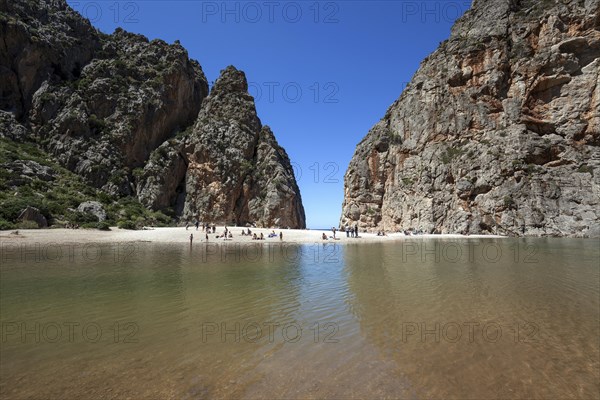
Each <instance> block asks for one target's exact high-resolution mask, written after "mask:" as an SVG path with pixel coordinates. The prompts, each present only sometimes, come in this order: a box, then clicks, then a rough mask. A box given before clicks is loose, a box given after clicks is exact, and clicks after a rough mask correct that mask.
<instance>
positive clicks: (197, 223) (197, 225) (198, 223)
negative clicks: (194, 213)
mask: <svg viewBox="0 0 600 400" xmlns="http://www.w3.org/2000/svg"><path fill="white" fill-rule="evenodd" d="M199 226H200V221H198V220H196V230H198V227H199Z"/></svg>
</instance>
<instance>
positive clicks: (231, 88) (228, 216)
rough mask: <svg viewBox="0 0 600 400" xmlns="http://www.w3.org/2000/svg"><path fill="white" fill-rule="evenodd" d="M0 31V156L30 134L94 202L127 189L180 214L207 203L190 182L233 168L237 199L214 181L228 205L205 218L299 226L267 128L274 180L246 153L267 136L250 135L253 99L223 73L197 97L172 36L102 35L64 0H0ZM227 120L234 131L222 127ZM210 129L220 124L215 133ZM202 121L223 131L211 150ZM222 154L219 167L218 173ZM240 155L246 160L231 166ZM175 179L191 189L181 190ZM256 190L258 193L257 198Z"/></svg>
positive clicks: (193, 69) (293, 188)
mask: <svg viewBox="0 0 600 400" xmlns="http://www.w3.org/2000/svg"><path fill="white" fill-rule="evenodd" d="M0 33H1V38H2V40H1V41H0V72H1V79H0V90H1V95H0V113H2V115H1V118H0V127H1V128H2V130H1V131H0V138H2V140H5V141H9V142H10V143H9V142H7V143H6V146H5V147H6V148H7V149H10V151H11V155H10V157H0V162H1V161H2V160H3V159H4V158H6V159H7V160H10V161H11V162H17V163H19V160H18V159H15V158H18V157H19V151H18V149H16V148H14V146H13V144H14V143H24V142H29V143H31V144H34V145H35V146H37V147H38V148H39V149H40V150H42V151H43V152H45V153H47V155H48V157H49V158H51V161H52V163H54V162H55V163H57V164H58V165H60V166H62V167H64V168H66V169H67V170H69V171H71V172H72V173H75V174H76V175H77V176H79V177H81V178H83V181H84V182H85V184H87V185H88V186H90V187H91V188H95V189H99V190H100V192H99V193H101V197H102V198H103V199H105V202H110V201H117V200H118V199H122V198H134V199H138V200H139V201H140V202H141V203H142V204H144V205H145V206H146V207H148V208H150V209H153V210H169V212H170V213H171V214H172V215H180V214H181V212H183V205H184V204H185V205H186V210H188V209H189V210H194V211H193V213H191V212H187V213H186V217H187V216H191V215H192V214H193V216H197V215H203V216H205V217H206V218H208V217H209V214H207V213H203V212H200V211H201V210H202V207H204V206H208V205H209V204H210V206H211V207H212V202H209V203H203V200H202V199H201V197H199V196H198V195H197V194H196V191H198V192H201V191H202V187H196V188H194V185H193V183H191V180H192V179H196V180H199V181H203V182H207V184H208V183H209V182H212V181H211V179H213V178H214V179H216V180H217V181H219V182H221V181H223V182H225V181H226V180H227V179H233V178H234V176H236V177H238V178H239V179H241V180H242V182H241V183H242V184H243V185H245V186H244V187H245V190H244V195H243V196H242V195H241V194H240V193H241V192H240V188H241V186H240V187H238V186H236V185H235V184H232V185H229V184H225V185H224V186H223V187H222V188H221V189H222V190H221V191H218V190H217V191H218V194H216V196H217V197H216V198H218V201H217V202H218V203H219V204H224V203H228V204H234V205H235V206H232V207H233V208H235V210H236V211H235V212H234V211H232V210H233V208H232V209H227V207H225V206H224V205H223V207H225V208H224V209H223V210H225V209H227V211H223V212H222V213H213V214H210V216H214V218H219V221H221V219H222V221H240V222H241V221H242V220H243V221H244V222H259V223H264V224H267V225H280V226H283V225H286V226H287V225H289V226H292V227H304V214H303V209H302V204H301V199H300V194H299V190H298V187H297V185H296V182H295V179H294V176H293V173H291V168H290V166H289V160H288V159H287V155H285V152H284V151H283V150H282V149H281V148H279V147H278V146H277V143H276V142H275V140H274V138H272V136H271V138H272V140H270V139H268V140H267V139H265V140H267V142H268V143H269V145H271V146H272V147H273V149H275V150H274V151H276V152H278V154H281V157H279V158H272V157H271V156H270V153H268V152H267V153H265V155H264V156H265V157H267V156H268V157H271V158H270V159H273V160H275V161H273V165H272V168H273V171H272V172H273V173H274V172H276V171H278V174H279V175H277V176H280V177H281V179H282V182H283V184H282V185H273V184H272V183H271V181H272V178H273V176H271V175H263V176H258V175H257V174H256V173H254V172H253V171H255V170H258V168H257V166H258V164H260V162H261V160H260V157H262V156H261V155H259V154H258V153H257V148H258V147H260V146H259V137H260V138H262V137H263V136H265V137H266V136H268V135H267V134H265V135H261V134H260V132H261V129H262V126H261V124H260V121H259V119H258V117H257V116H256V111H255V109H254V104H253V100H252V98H251V97H250V96H249V95H248V94H247V93H246V92H245V91H246V89H244V90H243V91H244V93H242V92H240V89H243V88H242V87H238V86H236V85H238V84H239V85H242V82H241V81H239V82H238V81H236V80H235V79H234V80H233V81H231V80H228V78H227V76H229V75H226V76H224V77H222V78H220V79H219V81H220V84H219V85H217V86H215V89H213V93H212V94H211V96H210V97H208V98H207V96H208V84H207V80H206V78H205V76H204V73H203V72H202V69H201V67H200V65H199V64H198V62H196V61H194V60H191V59H190V58H189V57H188V53H187V51H186V50H185V49H184V48H183V47H182V46H181V45H180V44H179V43H178V42H176V43H175V44H172V45H170V44H167V43H165V42H163V41H161V40H152V41H149V40H148V39H147V38H146V37H144V36H141V35H136V34H132V33H128V32H125V31H123V30H122V29H117V30H116V31H115V32H114V33H113V34H111V35H106V34H103V33H101V32H99V31H97V30H96V29H95V28H93V27H92V26H91V25H90V23H89V21H87V20H85V19H83V18H82V17H81V16H80V15H79V14H78V13H76V12H75V11H73V10H72V9H71V8H70V7H69V6H68V5H67V4H66V2H65V1H64V0H52V1H50V0H17V1H7V0H0ZM230 70H231V71H234V69H227V70H226V71H230ZM236 73H237V74H241V76H243V73H239V72H236ZM243 85H245V78H244V79H243ZM243 85H242V86H243ZM205 99H206V101H207V104H206V106H204V102H205ZM222 99H233V100H232V101H228V100H226V101H224V102H222V101H221V100H222ZM236 99H238V100H239V101H238V100H236ZM222 103H223V104H222ZM201 110H202V111H201ZM240 116H242V117H240ZM246 116H247V118H248V121H245V120H244V118H246ZM250 120H252V121H250ZM246 122H248V123H249V125H248V126H247V127H246V126H242V125H243V124H244V123H246ZM238 123H239V124H242V125H240V126H242V128H241V129H233V128H234V127H235V126H236V124H238ZM205 124H206V126H204V125H205ZM221 127H230V128H231V129H229V128H228V129H226V130H224V131H218V129H221ZM213 129H215V130H217V131H218V132H219V133H218V135H221V136H222V137H221V136H219V137H220V138H221V140H222V141H221V142H218V143H217V142H215V144H217V145H218V146H216V147H215V145H213V144H210V143H209V142H210V141H211V140H212V137H213V136H215V135H217V132H216V131H215V132H213ZM261 140H262V139H261ZM223 143H227V145H226V146H225V147H223V146H222V144H223ZM195 148H197V149H198V150H194V149H195ZM187 149H190V150H189V152H190V153H189V154H188V153H187ZM201 149H204V150H201ZM201 151H207V152H209V153H210V158H209V159H207V160H206V161H205V167H206V168H207V169H206V172H207V173H209V172H208V171H220V172H219V173H221V172H222V173H223V174H222V175H218V176H216V175H214V174H213V175H211V176H209V177H208V176H203V175H202V173H198V170H197V169H196V168H195V165H196V164H195V162H196V161H197V159H198V154H199V152H201ZM26 153H27V152H26ZM229 153H231V154H234V157H229ZM7 154H8V153H7ZM27 154H32V153H30V152H29V153H27ZM188 156H190V157H191V159H188ZM238 156H239V157H238ZM244 157H246V158H244ZM190 160H191V161H190ZM280 162H281V165H279V164H278V163H280ZM222 163H230V164H228V167H227V169H225V170H223V169H221V164H222ZM246 163H250V164H251V166H252V168H250V169H247V170H243V171H244V172H242V170H240V171H237V172H236V168H243V167H246ZM49 165H50V164H49ZM52 165H54V164H52ZM188 168H191V169H192V170H191V171H190V173H188ZM16 170H17V169H15V171H16ZM249 172H253V173H252V174H250V175H251V176H250V175H248V173H249ZM211 173H212V172H211ZM234 173H235V174H234ZM15 174H16V173H15ZM13 175H14V174H13ZM186 177H187V178H186ZM0 178H2V179H3V180H2V181H0V187H1V188H2V191H11V192H14V191H16V193H19V190H20V189H23V188H20V187H19V185H15V184H14V182H18V181H19V180H18V179H16V180H15V179H13V178H15V177H14V176H12V175H11V176H7V177H6V180H4V179H5V177H4V175H3V176H0ZM185 179H187V180H188V181H190V182H188V185H186V181H185ZM186 186H187V187H188V188H190V189H191V190H190V193H191V194H192V197H189V198H186V193H187V192H186V190H185V189H186ZM213 186H214V185H213ZM211 187H212V186H211ZM34 189H35V190H36V191H39V190H41V189H40V188H34ZM44 190H45V189H44ZM44 190H41V195H42V197H43V195H44V194H43V192H44ZM265 191H266V192H267V195H268V196H267V195H265V196H263V197H261V198H260V199H259V198H257V196H261V195H263V194H264V193H263V192H265ZM91 192H93V190H92V191H91ZM215 193H216V192H215ZM0 194H1V193H0ZM0 197H1V196H0ZM108 199H110V200H108ZM0 200H2V199H0ZM6 201H8V200H6ZM250 202H252V206H251V205H250V204H249V203H250ZM287 206H290V207H291V208H287ZM38 208H42V207H41V206H40V207H38ZM242 210H245V211H242ZM0 217H1V216H0ZM215 222H216V220H215Z"/></svg>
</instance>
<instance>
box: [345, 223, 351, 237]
mask: <svg viewBox="0 0 600 400" xmlns="http://www.w3.org/2000/svg"><path fill="white" fill-rule="evenodd" d="M344 230H345V231H346V237H350V231H348V225H344Z"/></svg>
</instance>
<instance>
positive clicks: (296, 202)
mask: <svg viewBox="0 0 600 400" xmlns="http://www.w3.org/2000/svg"><path fill="white" fill-rule="evenodd" d="M185 151H186V154H187V159H188V160H189V164H188V169H187V174H186V184H185V187H186V193H187V196H186V201H185V207H184V212H183V216H184V218H188V219H191V218H199V219H200V220H202V221H211V222H223V223H228V224H238V225H245V224H248V223H249V224H256V225H257V226H279V227H288V226H289V227H291V228H304V227H305V225H306V224H305V217H304V209H303V207H302V200H301V197H300V191H299V189H298V186H297V184H296V180H295V178H294V173H293V170H292V167H291V164H290V161H289V158H288V156H287V154H286V152H285V150H283V148H281V147H280V146H279V145H278V144H277V141H276V140H275V137H274V136H273V133H272V132H271V130H270V128H269V127H267V126H264V127H263V126H262V124H261V121H260V120H259V119H258V117H257V115H256V109H255V106H254V99H253V98H252V96H250V94H248V84H247V81H246V77H245V75H244V73H243V72H241V71H238V70H236V69H235V68H234V67H228V68H226V69H225V70H223V71H222V72H221V76H220V77H219V79H218V80H217V82H216V83H215V86H214V87H213V89H212V91H211V94H210V96H209V97H208V98H207V99H206V101H205V104H204V105H203V107H202V110H201V111H200V114H199V116H198V119H197V121H196V124H195V126H194V129H193V132H192V133H191V135H190V136H189V137H188V138H187V142H186V146H185Z"/></svg>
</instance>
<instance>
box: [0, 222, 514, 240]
mask: <svg viewBox="0 0 600 400" xmlns="http://www.w3.org/2000/svg"><path fill="white" fill-rule="evenodd" d="M224 229H225V228H224V227H223V226H218V227H217V228H216V233H210V234H209V235H208V236H209V238H208V241H209V242H210V243H275V242H280V239H279V233H280V232H282V233H283V240H282V241H283V242H287V243H315V242H319V243H321V242H324V243H327V242H329V243H339V244H347V243H371V242H390V241H395V240H406V239H453V238H454V239H457V238H462V239H466V238H500V237H503V236H492V235H469V236H466V235H448V234H444V235H429V234H425V235H414V236H406V235H404V234H402V233H391V234H389V235H387V236H377V234H375V233H360V234H359V237H358V238H352V237H346V233H345V232H339V231H338V232H336V239H335V240H334V239H333V238H332V236H333V234H332V232H331V231H330V230H329V231H327V230H317V229H314V230H313V229H275V233H276V234H277V236H276V237H273V238H269V237H268V235H269V233H271V232H272V231H273V230H272V229H260V228H254V229H252V228H251V231H252V233H256V234H257V235H258V236H260V234H261V233H262V234H263V235H264V237H265V239H264V240H262V241H261V240H252V237H249V236H242V235H241V232H242V228H241V227H229V228H228V229H229V230H230V231H231V233H232V235H233V238H231V239H228V240H224V239H223V238H217V237H216V236H218V235H220V234H221V233H223V231H224ZM15 232H18V234H15ZM323 233H325V234H326V235H327V237H328V239H327V240H323V239H322V235H323ZM190 235H194V239H193V242H194V243H205V242H206V234H205V232H203V231H202V229H198V230H196V228H195V227H189V228H188V229H187V230H186V229H185V227H174V228H146V229H143V230H126V229H119V228H117V227H112V228H111V230H110V231H99V230H94V229H20V230H18V231H16V230H11V231H3V232H0V242H2V243H23V242H29V243H41V244H45V243H74V242H75V243H114V242H120V243H122V242H156V243H189V241H190Z"/></svg>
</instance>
